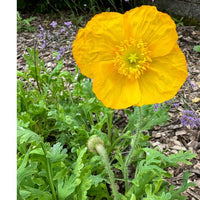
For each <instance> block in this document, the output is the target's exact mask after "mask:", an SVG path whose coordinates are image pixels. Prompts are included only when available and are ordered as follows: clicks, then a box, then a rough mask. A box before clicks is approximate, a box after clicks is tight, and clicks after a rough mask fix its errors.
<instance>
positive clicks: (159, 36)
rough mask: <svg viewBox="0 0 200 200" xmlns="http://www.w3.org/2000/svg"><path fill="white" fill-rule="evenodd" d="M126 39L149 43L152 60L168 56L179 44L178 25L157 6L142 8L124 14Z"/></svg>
mask: <svg viewBox="0 0 200 200" xmlns="http://www.w3.org/2000/svg"><path fill="white" fill-rule="evenodd" d="M124 28H125V33H126V38H133V39H135V40H142V41H143V42H145V43H147V45H148V49H149V50H150V52H151V58H153V57H159V56H164V55H167V54H168V53H170V52H171V50H172V49H173V47H174V45H175V44H176V42H177V39H178V35H177V33H176V25H175V23H174V21H173V20H172V19H171V17H170V16H169V15H167V14H165V13H162V12H159V11H158V10H157V9H156V7H155V6H146V5H145V6H141V7H138V8H134V9H132V10H130V11H127V12H126V13H125V14H124Z"/></svg>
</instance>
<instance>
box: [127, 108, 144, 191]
mask: <svg viewBox="0 0 200 200" xmlns="http://www.w3.org/2000/svg"><path fill="white" fill-rule="evenodd" d="M138 110H139V117H138V123H137V129H136V134H135V137H134V138H132V139H131V149H130V151H129V153H128V155H127V157H126V159H125V163H124V181H125V192H128V190H129V184H128V166H129V164H130V162H131V159H132V156H133V152H134V151H135V149H136V146H137V144H138V140H139V136H140V126H141V118H142V114H141V107H138Z"/></svg>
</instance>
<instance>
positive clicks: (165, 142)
mask: <svg viewBox="0 0 200 200" xmlns="http://www.w3.org/2000/svg"><path fill="white" fill-rule="evenodd" d="M29 17H30V15H27V14H26V15H22V18H23V19H24V18H29ZM53 20H54V21H56V22H57V23H58V24H59V25H62V26H63V24H64V22H66V21H70V15H69V14H68V13H65V14H64V17H58V16H56V15H54V16H50V15H36V19H35V20H34V21H32V22H31V25H32V26H33V27H36V29H37V30H36V31H35V32H29V31H27V30H24V31H23V32H20V33H18V34H17V69H18V70H23V69H25V68H26V62H25V60H24V58H23V55H24V54H26V53H27V51H26V47H34V44H35V42H36V38H37V37H36V35H37V34H38V33H39V32H38V26H39V25H42V27H43V28H44V29H45V30H46V28H47V27H48V28H49V27H50V26H49V24H50V23H51V22H52V21H53ZM84 23H85V22H82V24H81V25H80V26H83V25H84ZM78 28H79V26H78V27H73V28H72V29H71V30H70V31H71V33H72V32H75V33H76V32H77V30H78ZM177 32H178V35H179V41H178V43H179V45H180V48H181V49H182V51H183V53H184V54H185V56H186V59H187V66H188V72H189V76H188V79H187V81H186V82H185V83H184V85H183V86H182V88H181V89H180V91H179V92H178V94H177V95H176V97H175V100H174V102H175V103H177V104H178V105H177V106H176V107H175V106H171V108H170V111H169V115H170V116H171V118H170V120H169V122H168V123H167V124H166V125H164V126H155V127H154V128H153V129H152V130H150V134H151V139H150V142H151V145H152V146H153V147H156V146H157V147H158V148H159V150H161V151H163V150H168V151H167V152H168V154H170V153H177V152H178V151H179V150H183V151H186V150H190V151H192V152H194V153H196V154H197V157H196V158H194V159H192V161H191V162H192V164H191V165H186V164H180V165H179V167H178V168H169V171H170V173H172V174H173V178H171V179H169V180H168V181H169V182H171V183H173V184H175V185H176V186H177V187H178V186H179V185H181V183H182V177H183V174H184V172H185V171H186V170H189V172H190V173H191V175H190V178H189V181H193V182H194V183H195V184H196V187H190V188H189V189H188V190H187V191H186V192H185V195H186V196H187V199H189V200H200V127H197V128H191V127H188V126H187V127H185V126H183V124H181V121H180V116H181V113H182V111H183V110H185V109H186V107H187V109H189V110H193V111H196V113H197V114H198V115H199V116H200V53H197V52H195V51H194V50H193V47H194V46H195V45H200V30H197V28H196V27H195V26H178V27H177ZM75 35H76V34H74V35H73V34H72V35H70V37H66V40H67V42H66V41H65V43H64V42H63V41H60V43H59V41H58V44H59V45H60V46H65V47H68V48H66V51H65V54H64V70H69V71H73V70H74V66H75V61H74V59H73V56H72V53H71V50H72V49H71V45H72V42H73V40H74V38H75ZM41 42H42V41H41V40H38V39H37V45H38V48H39V49H40V47H41V45H42V43H41ZM53 51H55V49H53V47H52V45H49V46H47V47H46V48H45V49H43V50H42V49H40V53H39V55H40V57H41V58H43V59H44V60H45V63H46V66H47V68H49V69H50V70H52V69H53V68H54V67H55V65H56V62H55V59H54V58H53V56H52V52H53ZM118 114H120V116H121V118H120V120H119V121H118V122H117V124H118V125H119V126H122V127H123V126H124V124H126V123H127V118H126V116H125V115H124V113H123V111H122V110H120V111H118Z"/></svg>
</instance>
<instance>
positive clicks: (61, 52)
mask: <svg viewBox="0 0 200 200" xmlns="http://www.w3.org/2000/svg"><path fill="white" fill-rule="evenodd" d="M64 54H65V48H64V47H60V51H58V55H57V58H56V59H57V60H60V58H61V56H64Z"/></svg>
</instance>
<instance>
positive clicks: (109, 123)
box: [107, 110, 114, 146]
mask: <svg viewBox="0 0 200 200" xmlns="http://www.w3.org/2000/svg"><path fill="white" fill-rule="evenodd" d="M113 114H114V113H113V110H109V111H108V119H107V127H108V139H109V142H110V145H111V146H112V142H113V141H112V131H111V130H112V119H113Z"/></svg>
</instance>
